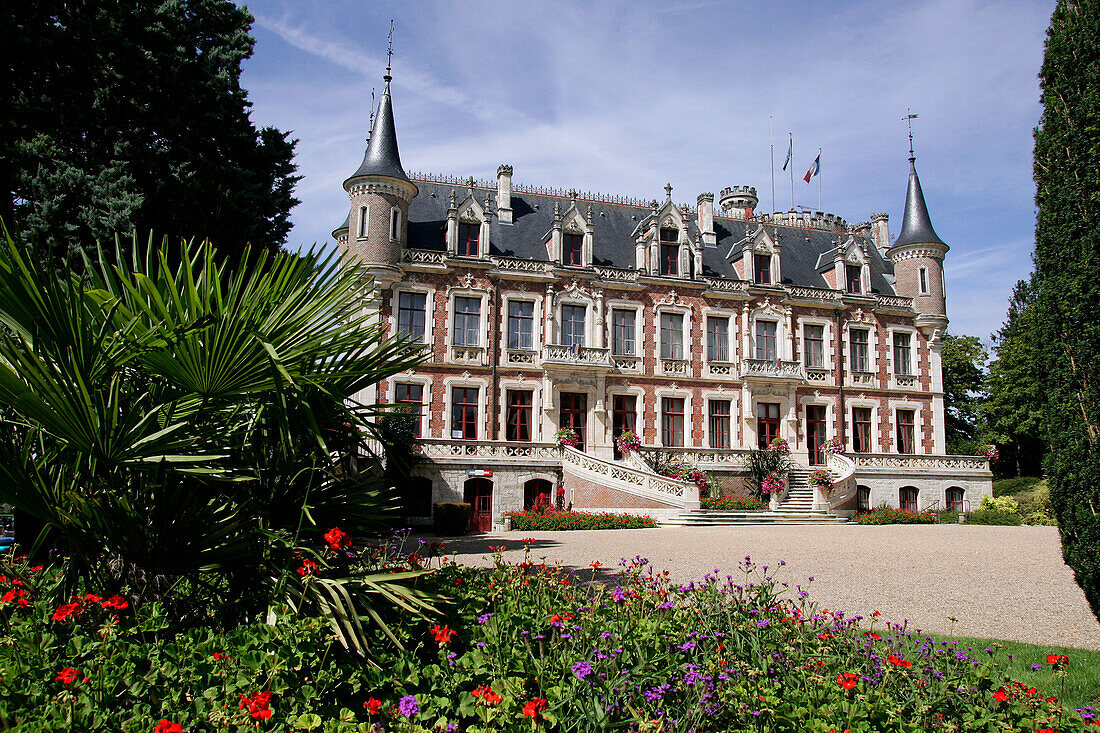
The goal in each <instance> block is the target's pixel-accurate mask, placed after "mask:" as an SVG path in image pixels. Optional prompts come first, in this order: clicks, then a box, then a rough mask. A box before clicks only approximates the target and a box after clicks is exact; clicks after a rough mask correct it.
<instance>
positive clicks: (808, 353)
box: [802, 323, 825, 369]
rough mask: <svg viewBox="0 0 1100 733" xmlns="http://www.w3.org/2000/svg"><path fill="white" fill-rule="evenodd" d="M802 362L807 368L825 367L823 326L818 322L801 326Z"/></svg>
mask: <svg viewBox="0 0 1100 733" xmlns="http://www.w3.org/2000/svg"><path fill="white" fill-rule="evenodd" d="M802 363H803V364H804V365H805V366H806V368H807V369H823V368H824V367H825V327H824V326H822V325H821V324H819V323H807V324H805V325H803V326H802Z"/></svg>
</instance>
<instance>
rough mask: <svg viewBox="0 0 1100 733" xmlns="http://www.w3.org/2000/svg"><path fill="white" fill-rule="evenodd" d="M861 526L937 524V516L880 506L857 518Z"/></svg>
mask: <svg viewBox="0 0 1100 733" xmlns="http://www.w3.org/2000/svg"><path fill="white" fill-rule="evenodd" d="M856 522H857V523H859V524H935V523H936V515H935V514H934V513H932V512H910V511H906V510H905V509H894V508H892V507H888V506H880V507H878V508H877V509H872V510H871V511H869V512H864V513H863V514H860V515H858V516H856Z"/></svg>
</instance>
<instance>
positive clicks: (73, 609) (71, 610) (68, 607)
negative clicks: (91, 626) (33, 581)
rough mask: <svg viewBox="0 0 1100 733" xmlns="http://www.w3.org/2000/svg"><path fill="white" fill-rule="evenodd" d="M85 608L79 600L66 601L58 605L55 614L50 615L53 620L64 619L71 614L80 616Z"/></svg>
mask: <svg viewBox="0 0 1100 733" xmlns="http://www.w3.org/2000/svg"><path fill="white" fill-rule="evenodd" d="M82 610H83V608H82V607H81V605H80V602H79V601H73V602H72V603H64V604H62V605H60V606H58V607H57V610H56V611H54V612H53V616H50V620H51V621H64V620H65V619H67V618H69V617H70V616H79V615H80V612H81V611H82Z"/></svg>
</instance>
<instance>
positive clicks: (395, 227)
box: [390, 206, 401, 239]
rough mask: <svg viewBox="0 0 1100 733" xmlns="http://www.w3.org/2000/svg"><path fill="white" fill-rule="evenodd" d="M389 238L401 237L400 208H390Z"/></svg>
mask: <svg viewBox="0 0 1100 733" xmlns="http://www.w3.org/2000/svg"><path fill="white" fill-rule="evenodd" d="M390 239H401V209H399V208H397V207H396V206H395V207H393V208H392V209H390Z"/></svg>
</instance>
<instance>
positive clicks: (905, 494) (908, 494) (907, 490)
mask: <svg viewBox="0 0 1100 733" xmlns="http://www.w3.org/2000/svg"><path fill="white" fill-rule="evenodd" d="M900 493H901V496H900V498H901V508H902V509H903V510H904V511H907V512H914V513H916V512H917V494H919V493H920V492H919V491H918V490H917V487H916V486H902V487H901V492H900Z"/></svg>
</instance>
